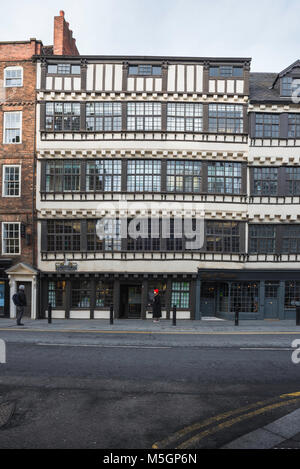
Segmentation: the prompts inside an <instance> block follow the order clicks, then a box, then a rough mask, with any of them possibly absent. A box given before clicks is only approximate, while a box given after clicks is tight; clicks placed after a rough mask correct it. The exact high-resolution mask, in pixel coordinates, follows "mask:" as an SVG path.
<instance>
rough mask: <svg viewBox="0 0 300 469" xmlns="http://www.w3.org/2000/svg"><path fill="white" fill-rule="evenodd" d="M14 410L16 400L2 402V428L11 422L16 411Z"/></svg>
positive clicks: (0, 416)
mask: <svg viewBox="0 0 300 469" xmlns="http://www.w3.org/2000/svg"><path fill="white" fill-rule="evenodd" d="M14 410H15V403H14V402H5V403H4V404H0V428H1V427H3V425H6V424H7V423H8V422H9V420H10V419H11V417H12V415H13V413H14Z"/></svg>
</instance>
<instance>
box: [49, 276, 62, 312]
mask: <svg viewBox="0 0 300 469" xmlns="http://www.w3.org/2000/svg"><path fill="white" fill-rule="evenodd" d="M65 301H66V282H65V280H49V282H48V303H51V305H52V307H53V308H63V307H64V306H65V304H66V303H65Z"/></svg>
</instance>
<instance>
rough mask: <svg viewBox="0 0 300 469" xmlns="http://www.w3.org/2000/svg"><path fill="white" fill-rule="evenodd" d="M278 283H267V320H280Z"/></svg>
mask: <svg viewBox="0 0 300 469" xmlns="http://www.w3.org/2000/svg"><path fill="white" fill-rule="evenodd" d="M278 290H279V283H278V282H266V283H265V318H266V319H277V318H278Z"/></svg>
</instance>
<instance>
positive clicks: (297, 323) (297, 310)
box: [296, 306, 300, 326]
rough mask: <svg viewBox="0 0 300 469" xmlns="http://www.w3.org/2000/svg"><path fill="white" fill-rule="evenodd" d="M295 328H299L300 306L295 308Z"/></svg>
mask: <svg viewBox="0 0 300 469" xmlns="http://www.w3.org/2000/svg"><path fill="white" fill-rule="evenodd" d="M296 326H300V306H296Z"/></svg>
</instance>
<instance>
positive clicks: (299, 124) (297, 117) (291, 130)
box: [288, 114, 300, 138]
mask: <svg viewBox="0 0 300 469" xmlns="http://www.w3.org/2000/svg"><path fill="white" fill-rule="evenodd" d="M288 136H289V138H300V114H289V115H288Z"/></svg>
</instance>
